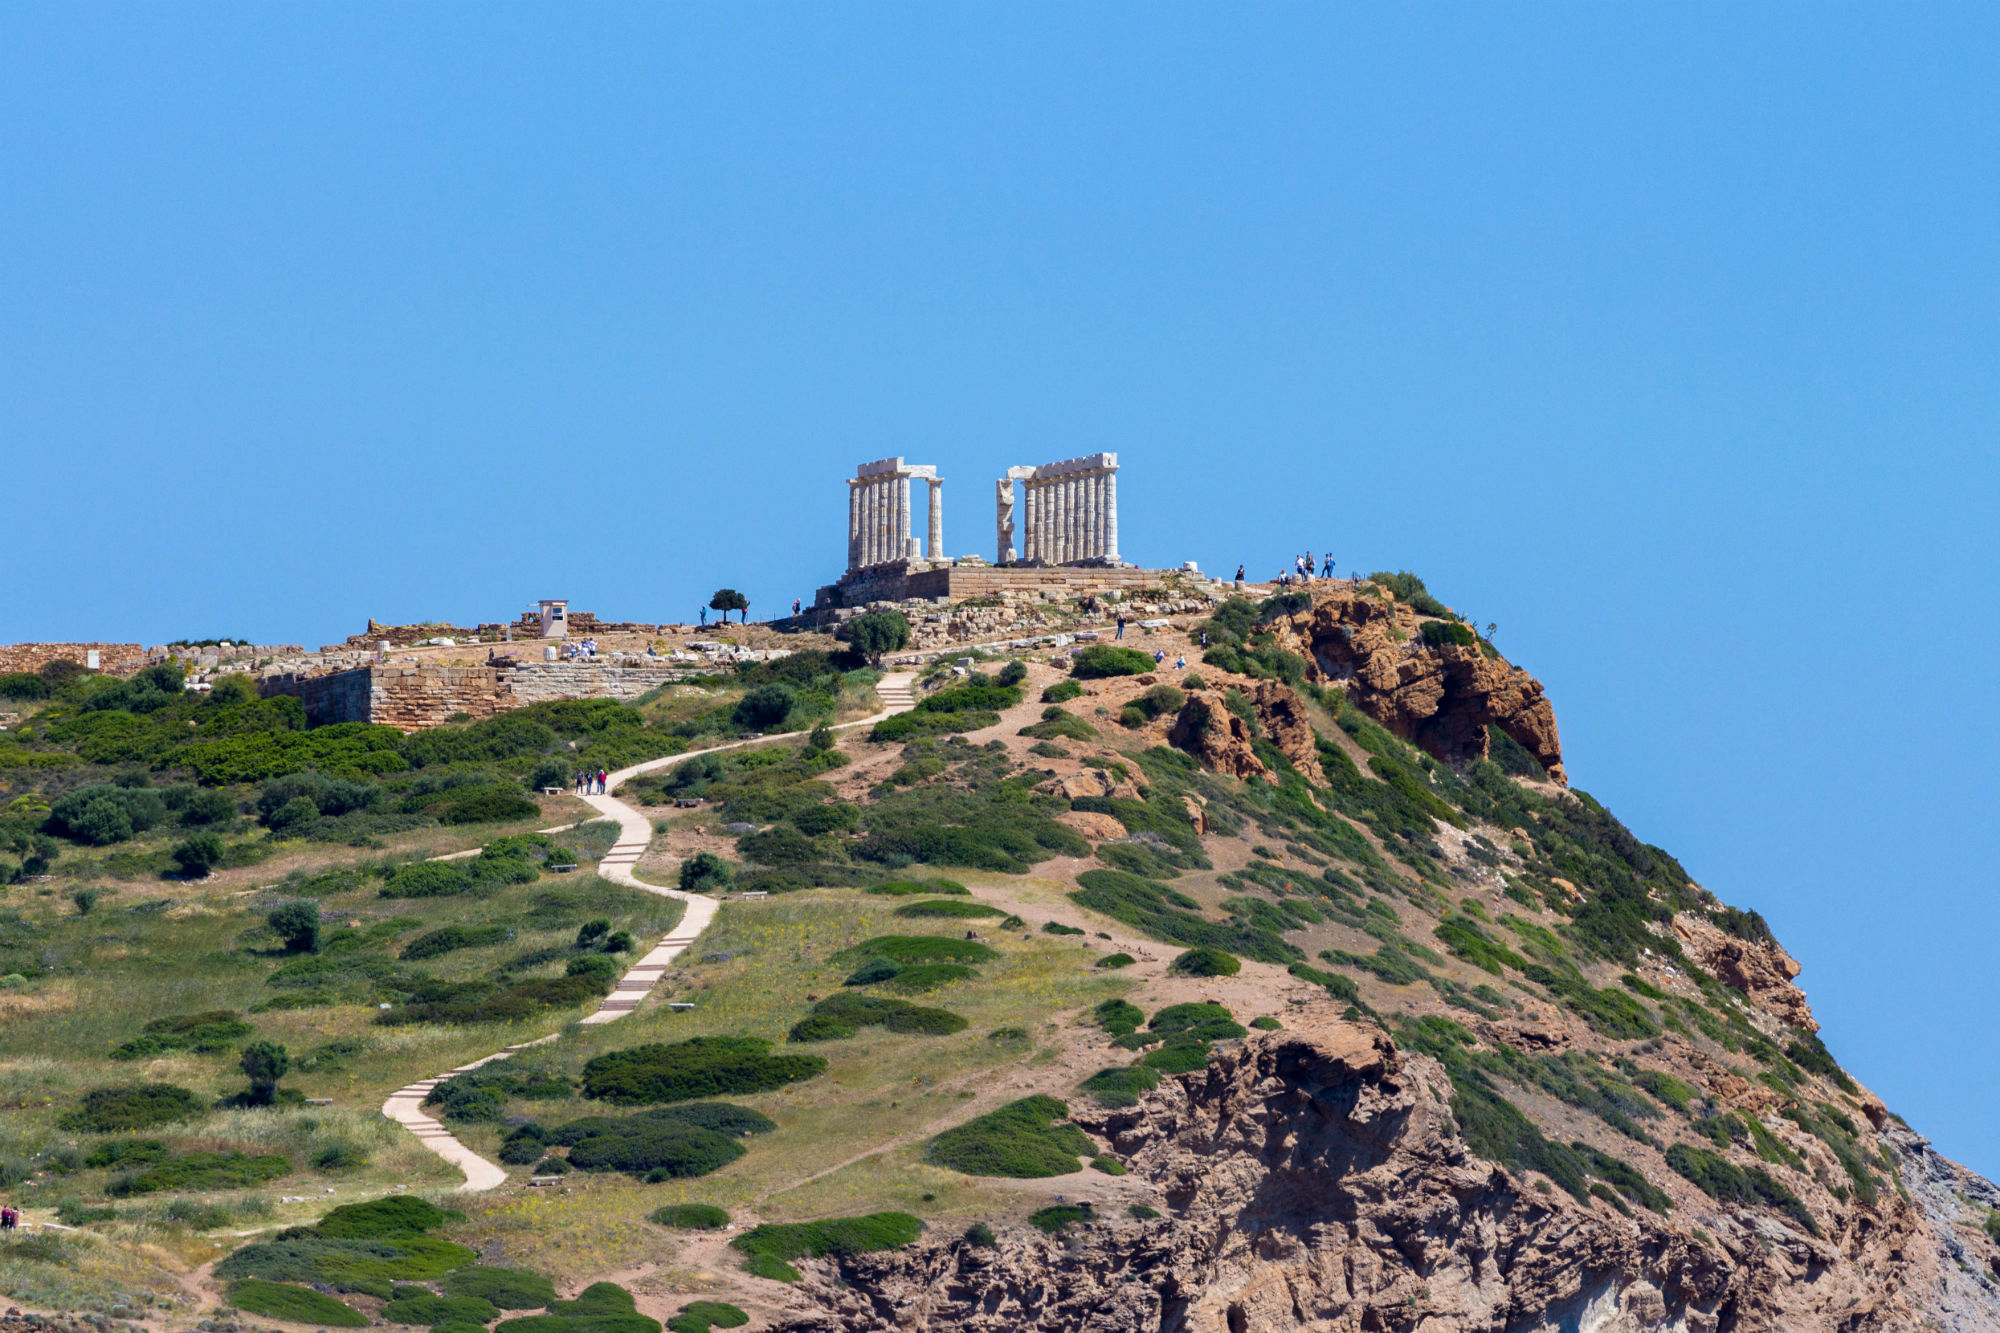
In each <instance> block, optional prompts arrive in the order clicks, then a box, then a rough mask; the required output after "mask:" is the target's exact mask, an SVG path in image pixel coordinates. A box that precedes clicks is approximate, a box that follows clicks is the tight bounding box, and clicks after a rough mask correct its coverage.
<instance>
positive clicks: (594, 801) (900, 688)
mask: <svg viewBox="0 0 2000 1333" xmlns="http://www.w3.org/2000/svg"><path fill="white" fill-rule="evenodd" d="M916 679H917V678H916V675H915V673H914V672H907V671H900V672H891V673H889V674H887V675H885V676H883V677H882V680H881V682H880V683H879V684H877V685H876V687H875V693H876V695H877V697H879V698H880V699H881V700H882V705H883V707H882V711H881V712H879V713H876V714H874V715H872V716H870V717H864V718H860V719H858V720H856V721H853V722H843V723H841V724H840V725H839V726H837V727H834V728H833V730H835V731H846V730H848V729H850V728H853V727H868V726H873V725H874V724H875V723H877V722H880V721H881V720H882V719H883V718H885V717H890V716H892V715H894V714H896V713H906V712H908V711H909V710H910V709H912V708H914V707H916V703H917V700H916V694H915V686H916ZM805 734H806V733H804V732H799V731H793V732H787V733H785V734H784V735H783V736H759V737H755V738H753V739H751V740H744V741H732V742H730V743H729V744H727V745H712V746H710V747H709V748H707V749H706V750H690V751H688V752H687V753H686V754H675V755H667V756H665V757H664V758H660V759H649V760H647V761H646V762H645V763H643V764H634V765H632V766H631V767H630V768H621V769H619V770H618V771H617V772H616V773H613V774H611V775H610V777H609V778H607V779H606V781H605V784H604V786H605V790H606V792H607V793H608V792H611V791H615V790H616V789H617V788H618V787H619V786H620V785H621V784H623V783H624V782H626V781H627V780H629V779H631V778H635V777H638V776H639V775H640V774H641V773H653V772H657V771H658V770H660V769H663V768H671V767H673V766H674V765H675V764H681V763H686V762H687V761H688V760H690V759H698V758H700V757H701V756H702V755H705V754H720V753H722V752H723V751H725V750H740V749H742V748H743V747H744V746H746V745H761V744H762V743H764V742H765V741H768V740H784V739H788V738H789V737H792V736H803V735H805ZM581 799H583V800H585V801H588V802H590V804H591V805H592V806H593V807H595V808H596V809H597V810H599V811H600V812H602V813H603V814H604V815H606V816H607V817H609V818H611V819H613V820H616V821H617V823H618V841H616V842H614V843H613V844H611V850H610V851H608V852H606V853H605V854H604V856H603V858H602V859H600V860H599V861H598V863H597V873H598V874H599V875H600V876H602V877H603V878H605V879H608V880H610V881H611V882H612V883H614V884H623V885H625V886H626V887H627V888H633V889H643V890H645V891H646V892H647V893H657V894H659V895H660V896H661V897H663V898H678V899H680V900H681V902H683V903H684V904H686V908H685V910H684V911H683V912H682V914H681V919H680V923H679V924H678V925H676V926H675V927H674V928H673V929H672V930H671V931H669V932H668V933H667V937H666V938H665V939H663V940H661V941H660V942H659V944H658V945H657V946H655V947H654V949H653V951H652V952H651V953H649V954H647V955H646V956H645V957H644V958H641V959H640V960H639V961H638V962H637V963H636V964H634V965H633V966H632V968H631V970H630V971H628V972H626V973H625V975H624V976H623V977H621V978H619V981H618V984H617V986H615V987H614V988H613V989H612V991H611V994H610V995H608V996H606V997H605V998H604V1002H603V1003H602V1004H600V1005H599V1006H598V1007H597V1010H596V1011H595V1012H594V1013H591V1014H589V1015H587V1016H586V1017H584V1018H583V1019H582V1020H580V1021H581V1022H582V1023H584V1024H585V1025H595V1024H599V1023H610V1022H614V1021H616V1020H618V1019H620V1018H623V1017H624V1016H625V1015H627V1014H629V1013H631V1012H632V1011H633V1010H634V1009H637V1008H638V1007H639V1002H640V1001H642V1000H644V999H645V998H646V996H647V994H648V993H649V992H650V991H651V990H652V989H653V987H654V986H656V985H658V984H659V982H660V978H661V977H663V976H665V975H666V971H667V968H668V966H669V965H670V964H671V963H672V962H673V961H674V959H676V958H678V957H679V956H680V955H681V953H682V952H683V951H685V950H686V949H687V947H688V946H689V945H691V944H693V943H694V942H695V941H696V940H697V939H699V938H701V933H702V932H703V931H704V930H707V929H708V923H709V922H711V921H713V920H715V913H716V909H717V907H718V906H719V904H718V903H717V902H716V900H715V899H713V898H710V897H707V896H705V895H703V894H699V893H682V892H681V891H680V890H679V889H668V888H663V887H661V886H660V885H658V884H648V883H646V882H645V881H644V880H642V879H640V878H639V877H638V876H637V875H635V874H633V873H632V868H633V867H634V866H636V865H638V863H639V858H640V857H641V856H643V855H645V852H646V848H647V847H648V846H649V845H651V843H652V841H653V826H652V823H651V822H650V821H649V820H648V819H647V818H646V816H645V815H643V814H641V813H639V812H638V811H637V810H634V809H633V808H632V807H631V806H629V805H627V804H625V802H623V801H621V800H619V799H618V798H617V797H615V796H611V795H603V796H596V795H593V796H585V797H583V798H581ZM565 827H573V826H565ZM550 831H551V832H554V831H555V830H550ZM477 852H478V849H477V848H474V849H472V850H471V851H466V852H458V853H455V854H454V855H457V856H473V855H476V854H477ZM440 859H442V858H440ZM561 1035H562V1034H561V1033H559V1032H551V1033H550V1034H549V1035H547V1036H546V1037H537V1038H536V1039H535V1040H533V1041H524V1042H518V1043H516V1044H515V1045H512V1046H508V1047H504V1048H502V1049H501V1050H497V1051H495V1052H494V1053H493V1054H491V1055H489V1056H485V1057H484V1058H482V1059H478V1060H474V1061H473V1062H472V1063H471V1064H468V1065H460V1066H459V1067H458V1068H456V1069H450V1070H446V1071H445V1072H444V1073H442V1074H439V1075H438V1076H437V1077H436V1078H427V1079H421V1080H419V1081H418V1082H415V1083H412V1084H410V1085H408V1086H407V1087H402V1088H398V1089H396V1091H394V1092H392V1093H390V1094H389V1100H388V1101H386V1102H384V1103H382V1114H383V1115H385V1116H388V1117H389V1119H391V1120H393V1121H395V1122H396V1123H397V1124H399V1125H401V1126H403V1127H404V1128H405V1129H407V1130H409V1131H410V1132H411V1133H412V1134H415V1135H416V1136H417V1138H418V1140H419V1141H421V1142H422V1143H423V1145H424V1146H425V1147H426V1148H429V1149H430V1150H431V1151H432V1152H434V1153H436V1154H437V1155H438V1156H439V1157H442V1158H444V1160H445V1161H447V1162H450V1163H451V1164H452V1165H453V1166H455V1167H457V1168H458V1169H459V1170H460V1171H462V1172H464V1173H465V1183H464V1184H463V1185H461V1186H459V1188H460V1189H461V1190H465V1191H471V1192H478V1191H482V1190H490V1189H496V1188H498V1187H499V1186H501V1185H504V1184H506V1183H507V1172H506V1169H505V1168H504V1167H501V1166H500V1165H498V1164H497V1163H494V1162H489V1161H487V1160H486V1159H485V1158H484V1157H481V1156H480V1155H479V1154H478V1153H476V1152H474V1151H472V1149H470V1148H468V1147H466V1146H465V1145H464V1144H463V1143H460V1142H459V1141H458V1140H457V1139H455V1138H453V1137H452V1134H451V1131H450V1130H448V1129H446V1128H445V1127H444V1126H443V1125H441V1124H439V1123H438V1122H437V1121H436V1120H435V1119H433V1118H432V1117H430V1116H427V1115H425V1114H424V1109H423V1107H424V1098H426V1097H428V1096H429V1095H430V1092H431V1089H432V1088H435V1087H436V1086H437V1085H438V1084H439V1083H441V1082H443V1081H444V1080H445V1079H448V1078H450V1077H451V1076H452V1075H453V1074H463V1073H466V1072H467V1071H469V1070H474V1069H477V1068H479V1067H480V1066H481V1065H487V1064H491V1063H493V1062H494V1061H495V1060H505V1059H506V1058H508V1057H509V1056H511V1055H513V1054H514V1053H515V1052H516V1051H524V1050H527V1049H528V1048H529V1047H531V1046H540V1045H542V1044H544V1043H546V1042H551V1041H554V1040H555V1039H556V1038H557V1037H559V1036H561Z"/></svg>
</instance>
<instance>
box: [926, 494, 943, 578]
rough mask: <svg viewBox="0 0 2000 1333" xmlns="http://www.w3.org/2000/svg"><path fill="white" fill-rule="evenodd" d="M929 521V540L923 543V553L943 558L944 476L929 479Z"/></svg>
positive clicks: (939, 558) (931, 556)
mask: <svg viewBox="0 0 2000 1333" xmlns="http://www.w3.org/2000/svg"><path fill="white" fill-rule="evenodd" d="M930 480H931V521H930V529H931V530H930V540H929V541H927V542H926V543H924V545H925V548H926V549H925V551H924V554H925V555H927V556H929V557H930V558H931V559H933V560H942V559H944V478H943V477H932V478H931V479H930Z"/></svg>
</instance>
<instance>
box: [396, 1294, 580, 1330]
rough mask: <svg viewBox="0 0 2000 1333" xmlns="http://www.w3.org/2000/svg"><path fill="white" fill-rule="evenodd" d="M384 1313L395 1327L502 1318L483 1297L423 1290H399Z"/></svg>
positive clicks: (479, 1322) (482, 1322) (483, 1321)
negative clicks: (444, 1294) (442, 1293)
mask: <svg viewBox="0 0 2000 1333" xmlns="http://www.w3.org/2000/svg"><path fill="white" fill-rule="evenodd" d="M552 1294H553V1293H552ZM380 1313H381V1316H382V1318H383V1319H384V1320H385V1321H386V1322H388V1323H391V1324H423V1325H427V1326H428V1325H431V1324H443V1323H448V1322H463V1323H468V1324H474V1325H485V1324H488V1323H491V1322H492V1321H493V1320H495V1319H498V1318H499V1317H500V1311H499V1310H498V1309H497V1308H496V1307H495V1306H494V1305H493V1303H492V1302H490V1301H488V1300H485V1299H484V1298H482V1297H479V1296H436V1295H433V1294H431V1293H430V1292H428V1291H426V1290H425V1289H424V1288H422V1287H398V1288H397V1289H396V1292H395V1299H394V1300H392V1301H390V1302H389V1303H388V1304H387V1305H385V1306H383V1307H382V1309H381V1311H380Z"/></svg>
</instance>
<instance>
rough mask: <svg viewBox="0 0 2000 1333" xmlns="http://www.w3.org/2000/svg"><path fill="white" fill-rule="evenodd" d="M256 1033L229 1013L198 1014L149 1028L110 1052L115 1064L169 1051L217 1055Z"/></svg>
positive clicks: (155, 1023)
mask: <svg viewBox="0 0 2000 1333" xmlns="http://www.w3.org/2000/svg"><path fill="white" fill-rule="evenodd" d="M254 1032H256V1029H255V1028H253V1027H251V1026H250V1025H249V1024H248V1023H246V1022H244V1021H243V1020H242V1018H241V1017H239V1016H238V1015H237V1014H235V1013H233V1012H231V1011H230V1010H227V1009H211V1010H209V1011H207V1012H205V1013H199V1014H174V1015H172V1016H170V1017H167V1018H156V1019H154V1020H153V1021H152V1022H150V1023H148V1024H146V1027H145V1030H144V1031H143V1032H141V1033H140V1034H139V1035H138V1036H137V1037H134V1038H133V1039H132V1040H130V1041H128V1042H125V1043H124V1044H123V1045H121V1046H118V1047H117V1048H115V1049H114V1050H113V1051H112V1052H111V1058H112V1059H114V1060H143V1059H150V1058H152V1057H153V1056H156V1055H165V1054H166V1053H168V1052H169V1051H193V1052H194V1053H195V1054H197V1055H217V1054H220V1053H222V1052H224V1051H228V1050H232V1049H234V1047H235V1045H236V1043H237V1042H239V1041H241V1040H243V1039H244V1038H245V1037H248V1036H250V1035H251V1034H253V1033H254Z"/></svg>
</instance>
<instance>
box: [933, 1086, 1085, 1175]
mask: <svg viewBox="0 0 2000 1333" xmlns="http://www.w3.org/2000/svg"><path fill="white" fill-rule="evenodd" d="M1068 1116H1069V1107H1068V1106H1066V1105H1065V1104H1064V1103H1062V1102H1060V1101H1058V1100H1056V1099H1055V1098H1054V1097H1040V1096H1038V1097H1024V1098H1022V1099H1021V1100H1020V1101H1017V1102H1010V1103H1008V1104H1007V1105H1006V1106H1003V1107H1001V1108H1000V1109H999V1110H997V1111H990V1112H988V1113H987V1114H985V1115H982V1116H979V1117H977V1118H975V1119H972V1120H968V1121H967V1122H966V1123H964V1124H963V1125H959V1126H957V1127H956V1128H954V1129H948V1130H946V1131H945V1132H944V1133H942V1134H940V1135H938V1136H937V1137H936V1138H934V1139H932V1140H931V1141H930V1144H929V1146H928V1147H927V1148H926V1150H925V1154H924V1159H925V1160H926V1161H928V1162H931V1163H933V1164H934V1165H937V1166H944V1167H949V1168H951V1169H952V1170H954V1171H962V1172H964V1173H965V1174H966V1175H969V1176H1006V1177H1010V1178H1012V1179H1016V1180H1033V1179H1040V1178H1043V1177H1046V1176H1066V1175H1070V1174H1072V1173H1074V1172H1076V1171H1078V1170H1081V1169H1082V1168H1081V1167H1080V1166H1079V1165H1078V1163H1077V1159H1078V1158H1079V1157H1093V1156H1096V1154H1097V1145H1096V1144H1095V1143H1093V1142H1091V1140H1090V1136H1089V1135H1087V1134H1085V1133H1084V1132H1083V1131H1082V1130H1080V1129H1078V1128H1077V1127H1076V1126H1075V1125H1072V1124H1069V1123H1068Z"/></svg>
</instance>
